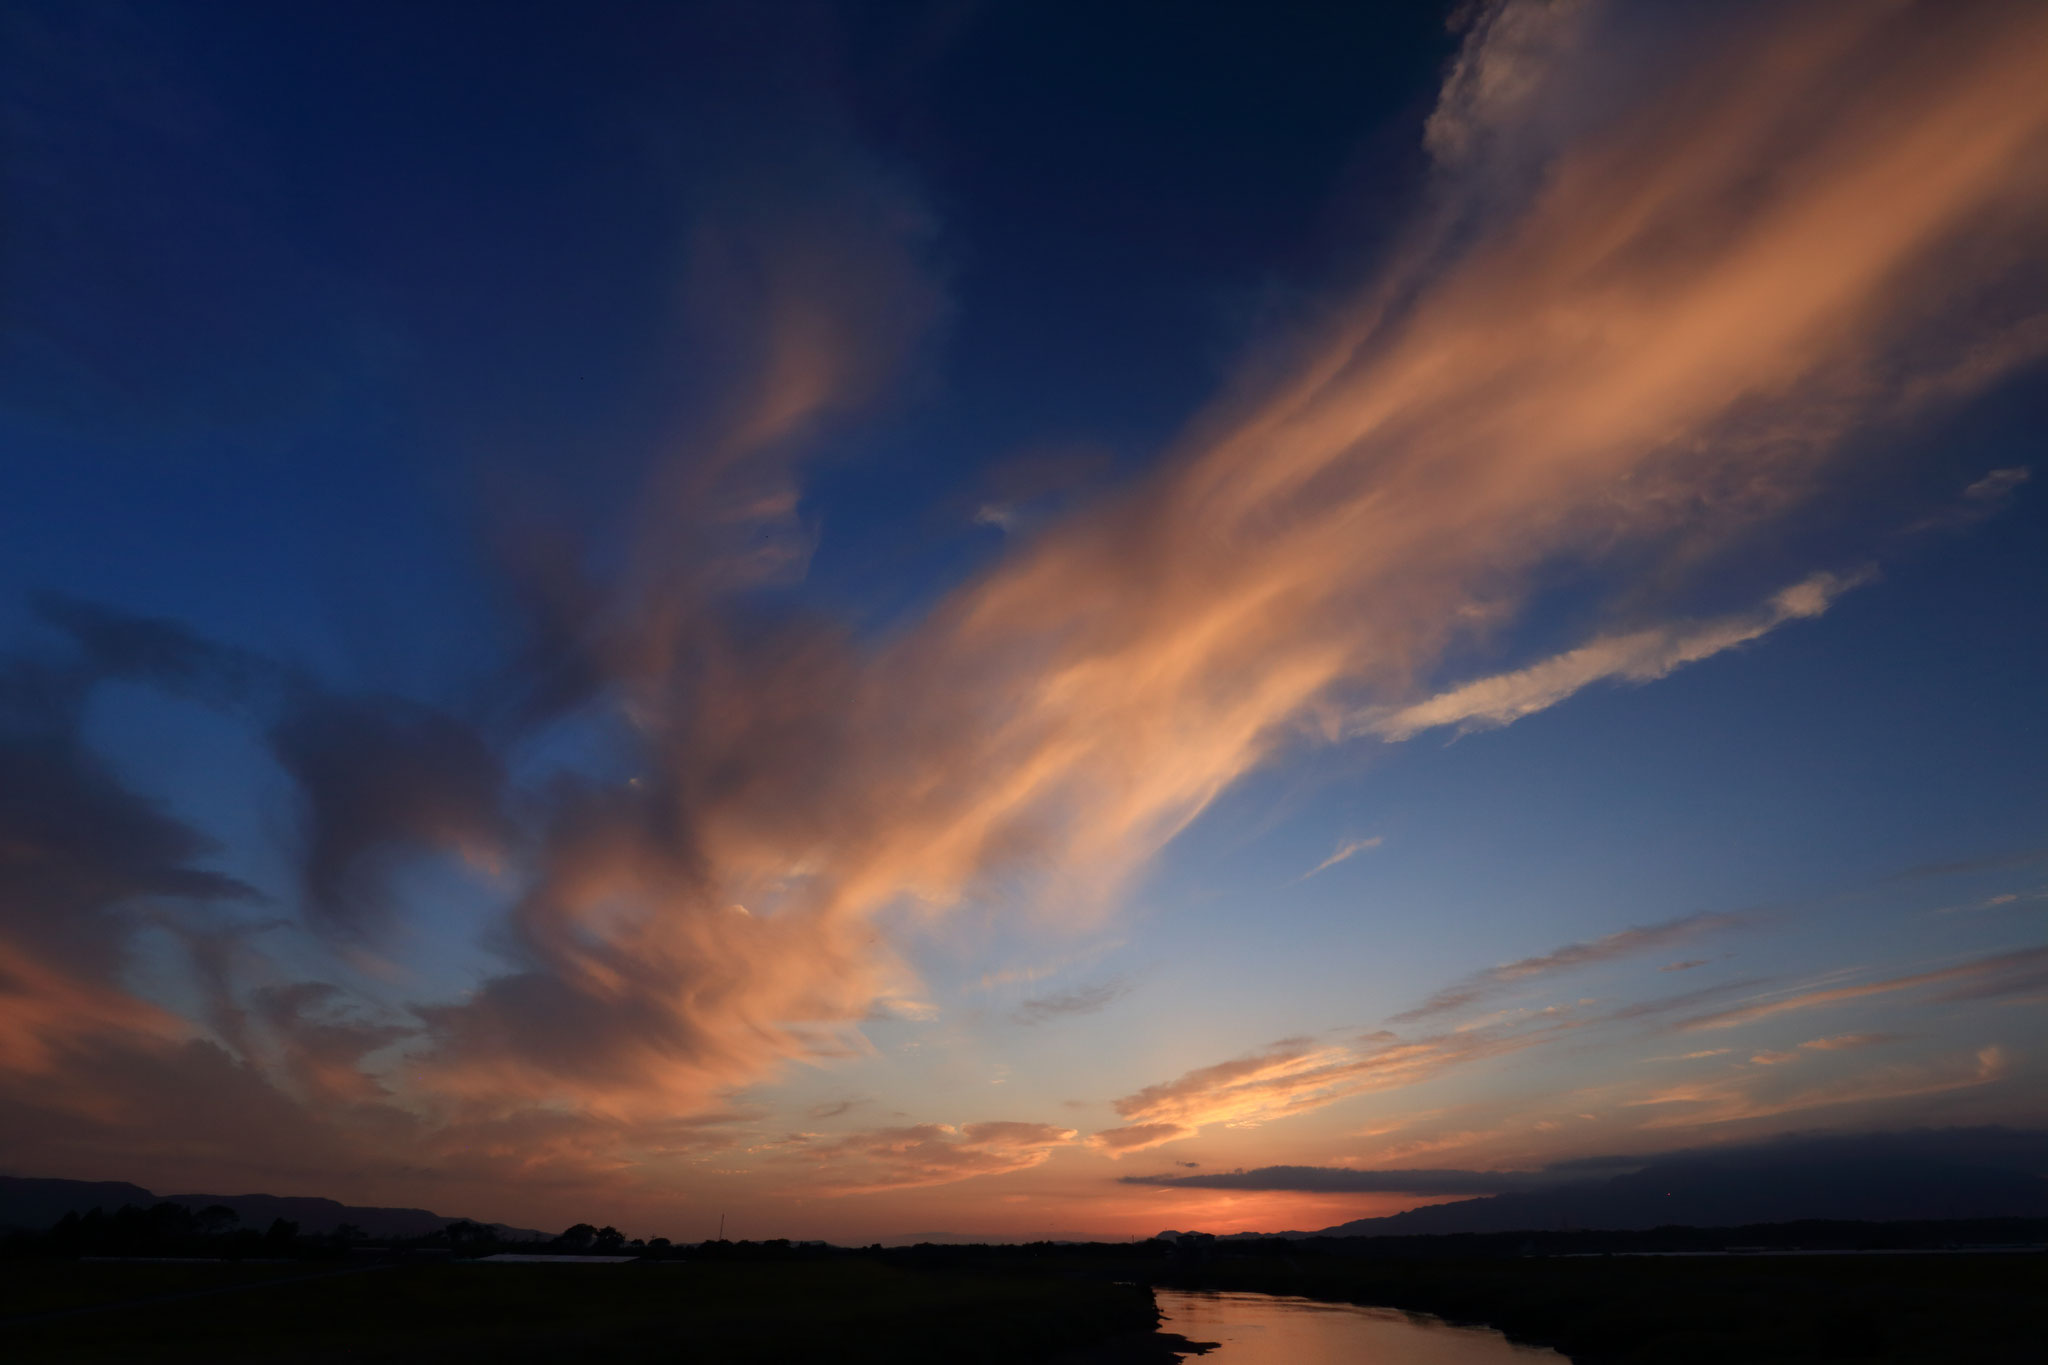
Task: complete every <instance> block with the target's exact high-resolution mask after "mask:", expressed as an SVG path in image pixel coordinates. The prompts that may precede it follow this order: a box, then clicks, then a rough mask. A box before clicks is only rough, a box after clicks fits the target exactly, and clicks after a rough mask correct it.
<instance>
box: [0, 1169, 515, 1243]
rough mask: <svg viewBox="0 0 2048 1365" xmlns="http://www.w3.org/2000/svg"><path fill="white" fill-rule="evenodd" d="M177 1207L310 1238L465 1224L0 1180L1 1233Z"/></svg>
mask: <svg viewBox="0 0 2048 1365" xmlns="http://www.w3.org/2000/svg"><path fill="white" fill-rule="evenodd" d="M161 1203H170V1204H182V1205H184V1206H185V1207H186V1208H189V1209H192V1210H194V1211H195V1212H196V1211H197V1210H199V1209H203V1208H208V1207H210V1206H212V1205H215V1204H221V1205H225V1206H226V1207H228V1208H230V1209H233V1210H234V1211H235V1213H236V1214H237V1215H238V1216H239V1217H240V1218H241V1220H242V1226H243V1227H253V1228H263V1227H268V1226H269V1225H270V1223H271V1222H272V1221H273V1220H274V1219H278V1218H282V1219H284V1220H285V1221H287V1222H291V1223H297V1224H298V1225H299V1229H300V1231H302V1232H304V1233H307V1234H309V1235H317V1234H320V1233H326V1232H332V1231H334V1230H335V1229H336V1228H338V1227H340V1226H341V1225H342V1224H344V1223H348V1224H353V1225H354V1226H355V1227H358V1228H360V1229H362V1231H363V1233H364V1234H365V1235H367V1236H370V1237H424V1236H426V1235H428V1234H429V1233H434V1232H439V1231H440V1230H441V1229H442V1228H444V1227H447V1226H448V1225H449V1224H450V1223H459V1222H465V1221H469V1220H465V1219H460V1218H452V1217H449V1216H447V1215H445V1214H439V1213H433V1212H431V1211H429V1210H427V1209H394V1208H381V1207H377V1206H373V1205H362V1204H343V1203H340V1202H339V1201H337V1200H333V1199H319V1198H308V1197H298V1196H284V1195H274V1194H170V1195H157V1194H152V1193H150V1192H149V1191H148V1190H146V1189H144V1188H142V1186H140V1185H130V1184H128V1183H126V1182H125V1181H118V1180H46V1179H37V1178H33V1177H25V1176H0V1228H30V1229H35V1230H38V1231H39V1230H41V1229H43V1228H47V1227H49V1226H50V1225H51V1224H52V1223H54V1222H56V1221H57V1220H58V1219H60V1218H62V1217H63V1216H64V1215H65V1214H67V1213H76V1214H80V1215H83V1214H85V1213H88V1212H90V1211H91V1210H93V1209H95V1208H99V1209H105V1210H106V1211H107V1212H108V1213H112V1212H113V1211H114V1210H116V1209H118V1208H120V1207H121V1206H122V1205H123V1204H134V1205H136V1206H138V1207H141V1208H148V1207H150V1206H151V1205H153V1204H161ZM485 1226H487V1227H489V1228H491V1229H493V1230H494V1231H496V1232H497V1233H498V1234H499V1235H500V1236H502V1237H508V1238H534V1239H538V1238H543V1237H545V1236H547V1234H546V1233H543V1232H536V1231H534V1230H533V1229H531V1228H514V1227H507V1226H506V1225H505V1224H503V1223H488V1224H485Z"/></svg>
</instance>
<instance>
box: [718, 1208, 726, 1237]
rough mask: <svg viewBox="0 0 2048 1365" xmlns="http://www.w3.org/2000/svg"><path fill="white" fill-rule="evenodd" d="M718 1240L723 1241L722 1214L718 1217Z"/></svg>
mask: <svg viewBox="0 0 2048 1365" xmlns="http://www.w3.org/2000/svg"><path fill="white" fill-rule="evenodd" d="M718 1240H719V1241H721V1242H723V1241H724V1240H725V1215H724V1214H722V1213H721V1214H719V1215H718Z"/></svg>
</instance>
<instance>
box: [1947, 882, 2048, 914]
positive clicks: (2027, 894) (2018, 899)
mask: <svg viewBox="0 0 2048 1365" xmlns="http://www.w3.org/2000/svg"><path fill="white" fill-rule="evenodd" d="M2041 901H2048V887H2038V888H2036V889H2035V890H2032V891H2001V892H1999V893H1998V894H1997V895H1995V896H1986V897H1984V899H1982V900H1976V901H1965V902H1964V903H1963V904H1961V905H1944V906H1941V907H1940V908H1938V909H1937V910H1936V911H1935V912H1934V913H1935V914H1937V915H1959V914H1962V913H1963V912H1965V911H1969V910H2003V909H2005V908H2006V907H2007V906H2009V905H2032V904H2036V903H2038V902H2041Z"/></svg>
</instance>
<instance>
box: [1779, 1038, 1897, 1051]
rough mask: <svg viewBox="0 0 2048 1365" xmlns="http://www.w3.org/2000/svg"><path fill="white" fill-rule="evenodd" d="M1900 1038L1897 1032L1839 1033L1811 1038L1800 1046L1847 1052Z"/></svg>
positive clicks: (1877, 1045) (1880, 1044) (1818, 1049)
mask: <svg viewBox="0 0 2048 1365" xmlns="http://www.w3.org/2000/svg"><path fill="white" fill-rule="evenodd" d="M1898 1038H1899V1035H1898V1034H1896V1033H1837V1034H1836V1035H1834V1036H1833V1037H1832V1038H1809V1039H1807V1040H1806V1041H1805V1042H1803V1043H1801V1044H1800V1045H1799V1046H1801V1047H1804V1048H1811V1049H1813V1050H1814V1051H1816V1052H1847V1051H1849V1050H1850V1049H1852V1048H1863V1047H1879V1046H1882V1045H1883V1044H1885V1043H1891V1042H1896V1041H1898Z"/></svg>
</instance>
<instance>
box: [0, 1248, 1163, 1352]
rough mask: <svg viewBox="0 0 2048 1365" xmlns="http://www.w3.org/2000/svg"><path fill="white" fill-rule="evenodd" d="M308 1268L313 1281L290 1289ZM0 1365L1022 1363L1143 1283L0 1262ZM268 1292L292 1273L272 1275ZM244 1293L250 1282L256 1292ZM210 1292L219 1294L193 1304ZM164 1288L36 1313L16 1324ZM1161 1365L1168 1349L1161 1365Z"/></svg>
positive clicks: (1108, 1329) (804, 1265)
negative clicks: (106, 1364) (231, 1364)
mask: <svg viewBox="0 0 2048 1365" xmlns="http://www.w3.org/2000/svg"><path fill="white" fill-rule="evenodd" d="M308 1275H318V1276H320V1278H303V1277H306V1276H308ZM0 1277H4V1289H0V1315H5V1316H6V1317H8V1318H10V1319H11V1321H8V1322H6V1323H5V1324H4V1325H0V1359H4V1360H6V1361H8V1362H10V1365H14V1363H15V1362H29V1361H67V1362H69V1361H123V1362H127V1361H138V1360H148V1361H201V1360H203V1361H210V1362H227V1361H279V1360H292V1361H344V1360H345V1361H394V1362H395V1361H432V1362H435V1365H448V1362H451V1361H470V1360H477V1361H491V1362H499V1361H507V1362H515V1361H539V1360H547V1361H551V1362H561V1361H567V1360H603V1361H606V1362H608V1363H609V1362H619V1363H620V1365H625V1363H626V1362H639V1361H650V1362H651V1361H673V1362H687V1361H707V1362H709V1361H721V1362H722V1361H776V1362H790V1361H874V1362H884V1361H888V1362H895V1361H910V1362H919V1361H930V1362H939V1361H946V1362H955V1361H958V1362H988V1365H1010V1362H1017V1363H1018V1365H1024V1363H1025V1362H1038V1361H1044V1360H1047V1359H1050V1358H1052V1357H1055V1356H1057V1355H1059V1354H1061V1353H1062V1352H1064V1351H1068V1350H1072V1349H1074V1348H1077V1347H1087V1346H1090V1345H1093V1344H1096V1343H1100V1342H1102V1341H1104V1340H1106V1339H1110V1338H1113V1337H1117V1336H1120V1335H1126V1334H1130V1333H1133V1332H1138V1333H1142V1332H1146V1331H1149V1330H1150V1329H1151V1327H1152V1326H1153V1323H1154V1322H1155V1320H1156V1317H1155V1313H1154V1310H1153V1307H1152V1299H1151V1294H1150V1291H1148V1290H1146V1289H1143V1288H1140V1287H1137V1286H1133V1285H1128V1284H1114V1283H1110V1282H1109V1281H1106V1280H1097V1279H1069V1278H1064V1277H1061V1276H1057V1275H1035V1274H1022V1275H1019V1274H979V1273H974V1272H961V1271H946V1270H940V1271H926V1270H917V1269H906V1268H899V1267H895V1266H889V1265H884V1264H880V1263H878V1262H875V1261H868V1260H858V1259H845V1260H834V1261H818V1262H789V1263H784V1264H774V1263H767V1264H742V1265H721V1264H716V1263H708V1262H671V1263H667V1264H647V1265H613V1266H601V1265H593V1266H576V1265H570V1266H560V1265H542V1266H508V1265H469V1264H460V1263H456V1264H449V1263H442V1264H432V1265H418V1264H414V1265H394V1266H388V1267H380V1268H371V1269H355V1270H345V1271H342V1272H341V1273H335V1272H334V1269H333V1268H331V1267H327V1268H323V1267H320V1266H318V1265H307V1264H303V1263H302V1264H299V1265H239V1266H237V1265H205V1266H168V1265H134V1264H117V1265H107V1264H93V1263H81V1262H76V1261H29V1262H20V1261H17V1262H11V1263H6V1264H4V1265H0ZM286 1281H291V1282H289V1283H287V1282H286ZM258 1282H261V1283H258ZM228 1285H240V1286H248V1287H244V1288H240V1289H237V1290H236V1291H235V1292H232V1293H215V1294H196V1295H195V1294H194V1291H203V1290H209V1289H217V1288H220V1287H223V1286H228ZM167 1294H184V1295H193V1296H191V1297H183V1298H178V1299H174V1300H171V1301H159V1302H155V1303H146V1304H138V1305H136V1306H132V1307H126V1308H106V1309H101V1310H98V1311H92V1312H86V1313H76V1314H71V1315H67V1316H62V1317H53V1318H46V1319H44V1320H42V1321H24V1320H23V1319H22V1318H21V1317H20V1316H18V1315H21V1314H26V1313H38V1312H47V1311H49V1310H52V1309H67V1308H74V1307H78V1306H81V1305H86V1304H95V1303H98V1304H110V1303H117V1302H123V1301H128V1300H134V1299H140V1298H145V1297H148V1296H160V1295H167ZM1168 1358H1170V1357H1168Z"/></svg>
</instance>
